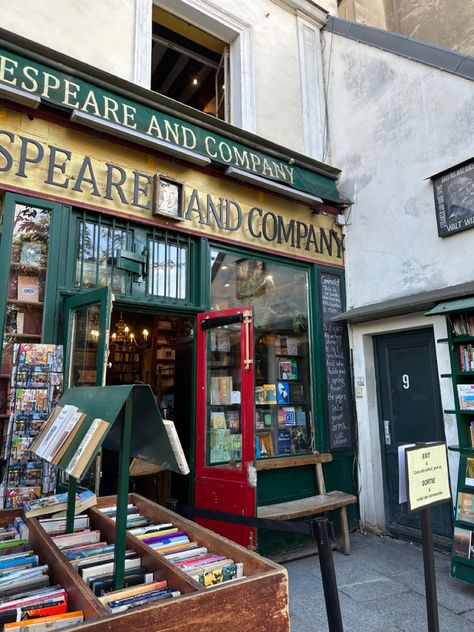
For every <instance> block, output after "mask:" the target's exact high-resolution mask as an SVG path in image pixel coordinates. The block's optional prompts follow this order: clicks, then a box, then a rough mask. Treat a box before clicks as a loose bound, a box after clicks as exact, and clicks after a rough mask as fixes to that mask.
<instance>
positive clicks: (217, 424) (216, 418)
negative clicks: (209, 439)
mask: <svg viewBox="0 0 474 632" xmlns="http://www.w3.org/2000/svg"><path fill="white" fill-rule="evenodd" d="M210 422H211V428H227V424H226V420H225V412H224V411H223V410H211V413H210Z"/></svg>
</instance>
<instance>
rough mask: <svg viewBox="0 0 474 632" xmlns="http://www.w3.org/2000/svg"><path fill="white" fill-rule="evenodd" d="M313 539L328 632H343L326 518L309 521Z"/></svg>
mask: <svg viewBox="0 0 474 632" xmlns="http://www.w3.org/2000/svg"><path fill="white" fill-rule="evenodd" d="M311 531H312V534H313V538H314V539H315V540H316V543H317V545H318V553H319V564H320V566H321V578H322V580H323V588H324V599H325V601H326V613H327V617H328V625H329V632H344V629H343V627H342V618H341V607H340V605H339V594H338V592H337V583H336V571H335V570H334V560H333V557H332V548H331V540H330V538H329V531H328V519H327V518H315V519H314V520H312V521H311Z"/></svg>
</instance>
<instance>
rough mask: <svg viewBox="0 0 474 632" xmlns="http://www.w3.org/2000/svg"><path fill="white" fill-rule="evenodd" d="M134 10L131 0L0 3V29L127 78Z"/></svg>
mask: <svg viewBox="0 0 474 632" xmlns="http://www.w3.org/2000/svg"><path fill="white" fill-rule="evenodd" d="M134 11H135V2H134V0H100V2H97V0H81V2H74V1H73V0H47V1H46V2H41V1H38V0H21V1H20V2H11V0H0V15H1V16H2V17H1V21H0V26H1V28H3V29H6V30H7V31H12V32H13V33H16V34H18V35H21V36H22V37H26V38H27V39H30V40H33V41H34V42H38V43H39V44H43V45H44V46H48V47H49V48H52V49H53V50H56V51H59V52H61V53H64V54H65V55H69V56H70V57H74V58H75V59H79V60H80V61H83V62H85V63H87V64H90V65H91V66H94V67H96V68H100V69H102V70H105V71H107V72H110V73H111V74H113V75H117V76H118V77H122V78H124V79H130V78H131V77H132V72H133V57H134V56H133V42H134Z"/></svg>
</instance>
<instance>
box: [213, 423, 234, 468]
mask: <svg viewBox="0 0 474 632" xmlns="http://www.w3.org/2000/svg"><path fill="white" fill-rule="evenodd" d="M231 456H232V445H231V433H230V430H229V429H228V428H215V429H211V430H210V432H209V464H210V465H213V464H215V463H225V462H227V461H230V459H231Z"/></svg>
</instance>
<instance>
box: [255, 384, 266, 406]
mask: <svg viewBox="0 0 474 632" xmlns="http://www.w3.org/2000/svg"><path fill="white" fill-rule="evenodd" d="M255 403H256V404H264V403H265V391H264V388H263V386H256V387H255Z"/></svg>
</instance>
